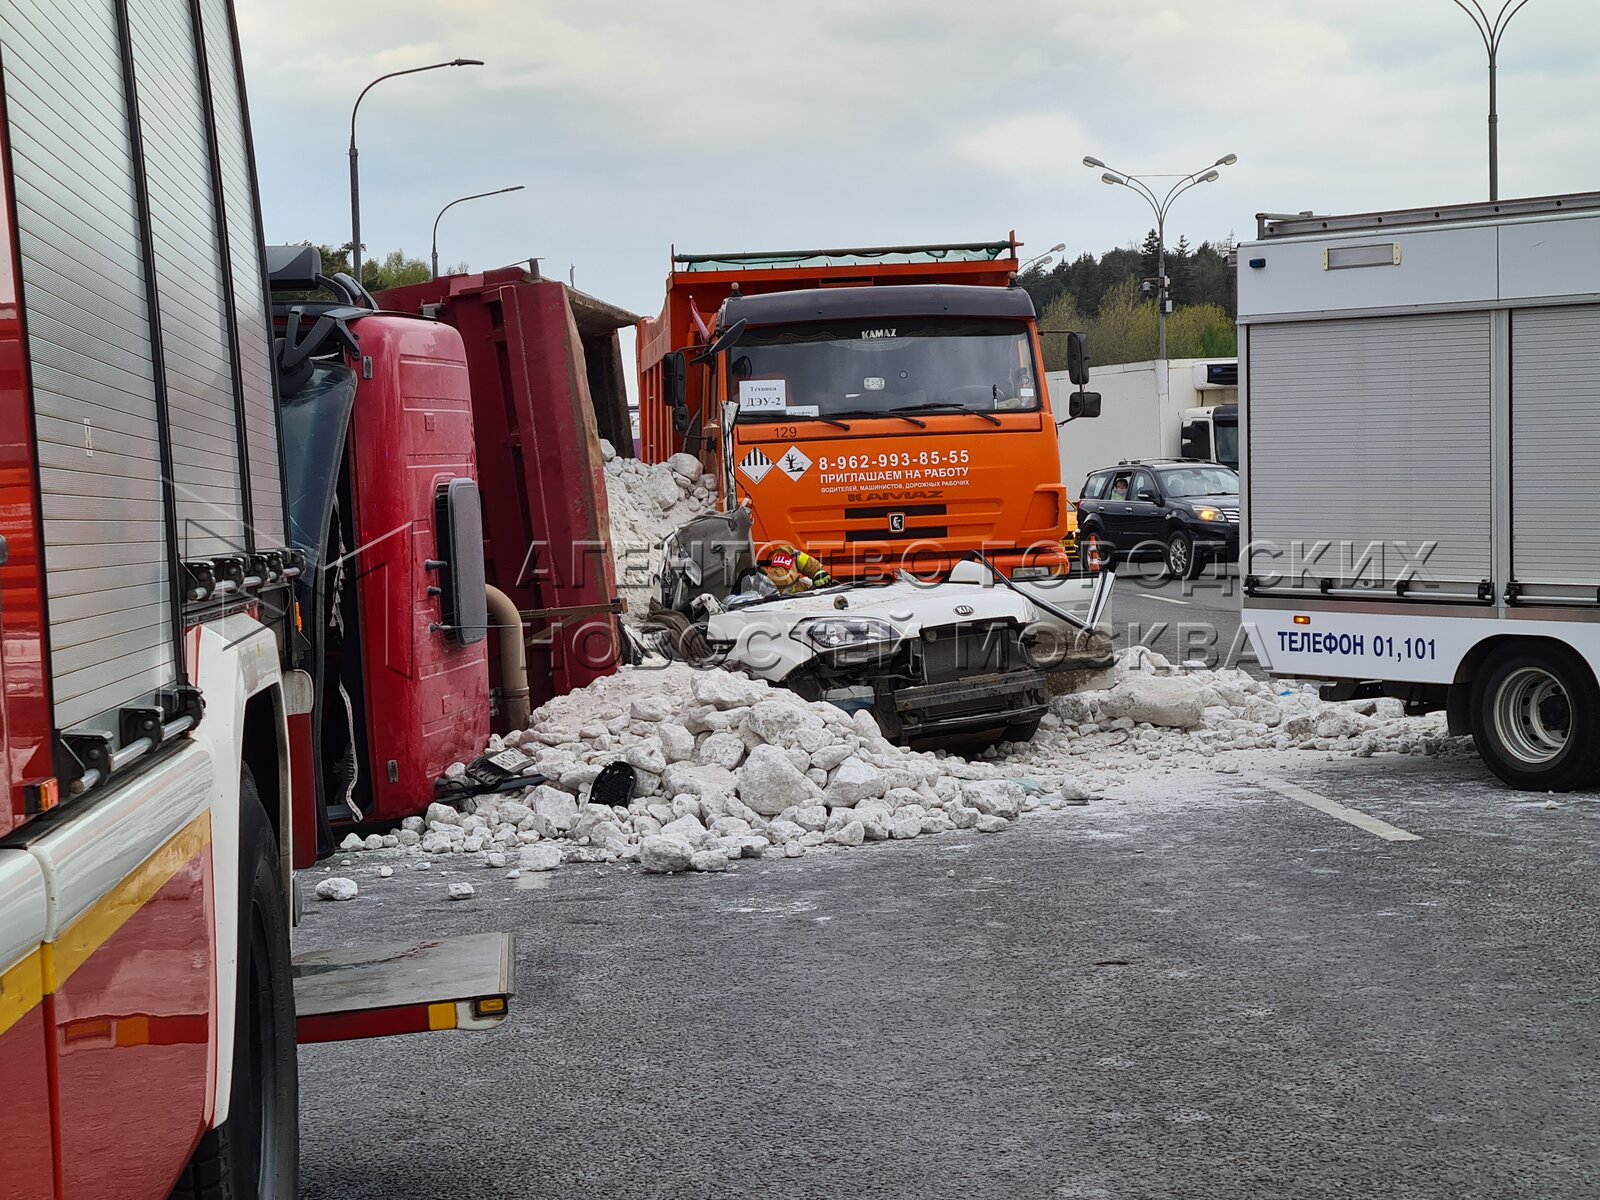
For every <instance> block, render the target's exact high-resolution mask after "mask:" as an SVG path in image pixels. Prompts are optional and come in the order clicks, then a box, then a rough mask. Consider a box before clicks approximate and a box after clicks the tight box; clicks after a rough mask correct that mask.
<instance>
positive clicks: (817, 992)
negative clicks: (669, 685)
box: [300, 754, 1600, 1200]
mask: <svg viewBox="0 0 1600 1200" xmlns="http://www.w3.org/2000/svg"><path fill="white" fill-rule="evenodd" d="M1255 761H1256V762H1257V763H1258V764H1262V769H1263V770H1265V771H1268V772H1271V773H1272V774H1273V775H1274V776H1278V775H1282V776H1285V777H1292V778H1294V779H1297V780H1298V781H1299V782H1300V783H1301V784H1303V785H1304V786H1305V787H1307V788H1311V789H1315V791H1316V792H1317V793H1318V794H1320V795H1322V796H1325V797H1328V798H1329V799H1331V800H1334V801H1338V802H1340V803H1343V804H1345V805H1349V806H1352V807H1353V808H1355V809H1359V810H1360V811H1362V812H1364V813H1366V814H1368V815H1370V816H1371V817H1374V818H1378V819H1381V820H1382V821H1385V822H1389V823H1391V824H1392V825H1393V826H1395V827H1398V828H1399V829H1401V830H1404V831H1408V832H1410V833H1412V834H1415V835H1417V836H1418V837H1419V838H1420V840H1412V841H1390V840H1384V839H1383V838H1380V837H1378V836H1374V834H1373V833H1370V832H1368V831H1366V830H1365V829H1362V828H1358V827H1356V826H1353V825H1351V824H1348V823H1346V822H1345V821H1343V820H1339V819H1335V818H1334V817H1332V816H1329V815H1327V814H1326V813H1324V812H1322V811H1319V810H1317V809H1315V808H1312V807H1308V806H1307V805H1306V804H1304V803H1300V802H1297V801H1296V800H1293V799H1288V798H1285V797H1283V796H1281V795H1279V794H1277V793H1275V792H1273V791H1271V790H1268V789H1267V788H1266V787H1264V786H1262V784H1261V782H1260V781H1259V780H1258V779H1254V778H1252V777H1250V776H1249V775H1246V776H1237V777H1228V776H1221V775H1214V774H1205V773H1191V774H1189V775H1179V774H1173V775H1167V776H1158V777H1152V778H1145V779H1141V780H1140V781H1139V782H1138V783H1137V785H1130V786H1129V787H1127V788H1125V789H1123V790H1122V792H1121V793H1120V794H1119V793H1118V792H1115V791H1114V792H1113V794H1112V795H1111V796H1109V797H1107V798H1105V799H1103V800H1099V801H1096V802H1094V803H1092V804H1091V805H1090V806H1088V807H1086V808H1079V809H1068V810H1065V811H1064V812H1060V813H1037V814H1032V815H1030V816H1028V817H1025V818H1024V819H1023V821H1022V822H1021V823H1019V824H1018V825H1016V826H1014V827H1012V828H1011V829H1009V830H1008V831H1006V832H1004V833H1001V834H997V835H992V836H987V837H985V836H978V835H973V834H955V835H947V836H945V837H941V838H936V839H927V840H922V839H919V840H917V841H915V842H911V843H886V844H882V845H878V846H872V847H867V848H864V849H862V850H858V851H851V852H848V853H832V854H813V855H810V856H808V857H807V858H805V859H803V860H801V861H799V862H785V861H782V860H778V861H772V860H767V861H762V862H759V863H747V864H743V865H742V867H741V869H739V870H737V871H736V872H734V873H730V874H726V875H721V876H698V877H687V878H666V877H650V876H644V875H642V874H639V873H638V872H637V871H631V870H620V869H618V868H613V867H587V868H586V867H572V866H569V867H564V868H562V869H560V870H559V871H557V872H555V873H553V874H552V875H549V876H539V877H535V878H533V879H532V880H531V882H533V883H536V884H538V885H540V886H536V887H531V888H527V889H521V890H519V889H518V888H516V887H515V886H514V885H513V884H511V883H510V882H508V881H506V880H504V879H496V878H495V877H494V876H495V875H496V874H497V873H491V872H488V871H483V870H474V871H471V872H468V874H469V876H470V878H471V879H472V880H473V881H474V882H475V883H477V884H478V887H479V894H478V896H477V897H476V898H475V899H473V900H470V901H466V902H459V903H452V902H449V901H447V900H445V899H444V891H445V884H446V883H447V882H448V880H449V879H451V878H459V877H460V874H459V873H458V874H457V875H454V876H451V875H446V874H445V873H444V872H442V871H441V870H440V869H439V868H438V867H437V866H436V867H435V869H434V870H432V871H430V872H428V873H425V874H424V873H419V872H414V871H409V870H403V871H401V872H400V873H399V874H398V875H397V876H396V878H395V879H394V880H390V881H379V880H376V879H373V878H371V877H370V870H371V868H369V867H367V866H366V865H365V864H364V863H361V862H359V861H358V864H357V866H356V867H355V868H354V869H353V873H354V874H356V875H357V877H358V878H360V879H361V882H362V888H363V893H362V896H361V897H360V898H359V899H358V900H356V901H354V902H352V903H348V904H326V903H324V904H318V903H316V902H312V903H311V904H310V905H309V906H308V909H307V912H306V916H305V920H304V924H303V926H302V929H301V934H300V936H301V939H302V944H303V945H308V946H326V945H336V944H343V943H346V942H352V941H357V940H382V939H394V938H403V937H418V938H420V937H424V936H427V935H431V934H435V933H453V932H473V931H478V930H483V929H490V928H505V927H509V928H512V929H515V930H516V931H517V934H518V937H519V939H520V940H519V943H518V946H519V951H518V971H519V993H518V996H517V1001H516V1007H515V1011H514V1015H513V1017H512V1018H511V1020H509V1021H508V1022H507V1023H506V1024H505V1025H504V1026H502V1027H501V1028H499V1029H498V1030H495V1031H492V1032H488V1033H479V1034H460V1033H443V1034H428V1035H421V1036H414V1037H409V1038H401V1039H392V1040H387V1041H373V1042H364V1043H353V1044H348V1045H332V1046H315V1047H308V1048H306V1049H305V1050H304V1051H302V1053H301V1071H302V1082H301V1091H302V1107H303V1117H302V1133H303V1149H302V1180H303V1194H304V1195H305V1196H307V1197H311V1198H313V1200H333V1198H335V1197H337V1198H339V1200H359V1198H362V1197H373V1198H378V1197H469V1196H470V1197H501V1196H505V1197H513V1196H514V1197H520V1198H538V1197H558V1198H560V1200H571V1198H572V1197H579V1196H581V1197H591V1196H593V1197H609V1196H619V1197H621V1196H626V1197H680V1196H684V1197H711V1196H716V1197H726V1196H757V1197H784V1198H788V1197H835V1196H837V1197H855V1196H874V1197H876V1196H882V1197H897V1198H898V1197H922V1196H931V1197H944V1196H950V1197H962V1198H970V1197H997V1198H999V1197H1006V1198H1010V1197H1035V1196H1039V1197H1055V1198H1072V1200H1089V1198H1093V1200H1155V1198H1166V1197H1171V1198H1174V1200H1176V1198H1179V1197H1182V1198H1184V1200H1202V1198H1216V1200H1242V1198H1252V1197H1282V1198H1284V1200H1317V1198H1321V1197H1362V1198H1368V1197H1372V1198H1376V1197H1383V1198H1385V1200H1410V1198H1417V1200H1421V1198H1429V1200H1431V1198H1434V1197H1450V1198H1451V1200H1478V1198H1481V1200H1507V1198H1510V1197H1539V1198H1540V1200H1551V1198H1561V1197H1580V1196H1594V1195H1597V1194H1600V1164H1597V1162H1596V1159H1595V1155H1594V1148H1595V1130H1596V1129H1597V1128H1600V1082H1597V1070H1596V1068H1597V1067H1600V1061H1597V1059H1600V1054H1597V1040H1600V1034H1597V1032H1596V1030H1597V1022H1596V1015H1597V1014H1596V1011H1595V1010H1596V1003H1595V964H1596V951H1597V944H1596V943H1597V937H1596V925H1595V922H1594V920H1593V915H1592V914H1593V913H1594V912H1595V911H1596V907H1597V902H1600V877H1597V873H1596V871H1595V869H1594V860H1595V848H1596V842H1597V841H1600V804H1597V803H1596V802H1595V800H1594V799H1576V800H1573V799H1563V800H1562V801H1561V802H1560V804H1559V806H1557V807H1546V806H1545V802H1544V798H1543V797H1535V798H1533V799H1531V800H1529V799H1521V798H1517V797H1515V796H1514V795H1513V794H1511V793H1507V792H1505V791H1504V790H1502V789H1501V788H1499V787H1498V785H1496V784H1494V783H1493V782H1492V781H1491V780H1489V779H1488V778H1487V776H1486V775H1485V773H1484V772H1483V771H1482V769H1481V768H1480V767H1479V766H1478V765H1477V763H1476V761H1475V760H1474V759H1472V758H1470V757H1465V756H1462V757H1457V758H1453V759H1449V760H1445V761H1428V760H1420V759H1396V758H1375V759H1369V760H1349V761H1342V762H1340V763H1337V764H1326V763H1322V762H1321V761H1320V760H1319V759H1318V758H1317V757H1316V756H1303V755H1296V754H1290V755H1283V756H1278V757H1277V758H1276V759H1267V758H1262V759H1257V760H1255ZM318 874H320V873H318ZM524 882H530V881H529V880H525V881H524Z"/></svg>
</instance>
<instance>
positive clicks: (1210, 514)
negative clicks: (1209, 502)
mask: <svg viewBox="0 0 1600 1200" xmlns="http://www.w3.org/2000/svg"><path fill="white" fill-rule="evenodd" d="M1194 515H1195V516H1197V517H1199V518H1200V519H1201V520H1202V521H1222V520H1226V518H1225V517H1224V516H1223V515H1222V514H1221V513H1220V512H1218V511H1217V510H1216V509H1214V508H1197V509H1195V510H1194Z"/></svg>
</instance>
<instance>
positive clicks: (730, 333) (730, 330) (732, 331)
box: [694, 317, 750, 363]
mask: <svg viewBox="0 0 1600 1200" xmlns="http://www.w3.org/2000/svg"><path fill="white" fill-rule="evenodd" d="M749 324H750V322H749V321H746V320H745V319H744V318H743V317H740V318H739V319H738V320H737V321H735V322H734V323H733V324H732V325H729V326H728V327H727V328H726V329H724V330H721V331H720V332H719V333H718V334H717V336H716V337H714V338H712V339H711V344H710V345H709V346H707V347H706V348H705V349H704V350H702V351H700V353H699V354H696V355H695V356H694V361H695V362H697V363H707V362H710V361H711V360H712V359H714V358H716V357H717V355H719V354H721V353H722V352H723V351H724V350H726V349H727V348H728V347H729V346H731V345H733V344H734V343H735V342H737V341H738V340H739V339H740V338H742V337H743V336H744V331H745V328H746V326H748V325H749Z"/></svg>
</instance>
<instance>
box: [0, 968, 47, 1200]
mask: <svg viewBox="0 0 1600 1200" xmlns="http://www.w3.org/2000/svg"><path fill="white" fill-rule="evenodd" d="M25 965H26V964H25ZM31 967H32V969H33V973H34V974H35V976H37V974H38V968H39V960H38V958H37V957H35V958H34V959H33V960H32V962H31ZM49 1037H50V1031H49V1028H48V1026H47V1024H46V1013H45V1006H44V1005H43V1004H42V1003H35V1004H34V1006H33V1008H32V1009H30V1010H29V1011H28V1012H26V1013H24V1014H23V1015H22V1016H21V1018H19V1019H18V1020H17V1022H16V1023H15V1024H13V1025H12V1026H11V1027H10V1028H9V1029H6V1028H4V1021H3V1019H0V1079H3V1080H5V1085H6V1109H7V1112H8V1113H9V1114H10V1116H9V1117H8V1119H7V1122H6V1135H5V1137H4V1138H0V1195H3V1196H5V1197H7V1200H10V1198H11V1197H13V1196H15V1197H18V1198H19V1200H20V1198H22V1197H28V1198H30V1200H31V1198H32V1197H35V1196H39V1197H45V1196H54V1195H55V1156H54V1153H53V1149H52V1146H53V1142H52V1138H53V1131H52V1122H51V1117H50V1075H49V1064H48V1053H49V1052H48V1046H49Z"/></svg>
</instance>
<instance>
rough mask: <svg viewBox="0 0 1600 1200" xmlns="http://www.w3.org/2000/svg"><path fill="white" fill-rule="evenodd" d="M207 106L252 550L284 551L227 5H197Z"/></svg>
mask: <svg viewBox="0 0 1600 1200" xmlns="http://www.w3.org/2000/svg"><path fill="white" fill-rule="evenodd" d="M200 14H201V22H202V29H203V32H204V35H205V48H206V64H207V68H208V72H209V75H210V80H211V104H212V110H213V113H214V115H215V117H216V136H217V159H218V163H219V165H220V167H221V176H222V201H223V210H224V215H225V227H226V230H227V238H228V254H229V257H230V260H231V263H232V276H233V281H232V282H233V305H234V314H235V317H236V319H237V325H238V329H237V333H238V345H237V349H236V353H237V355H238V359H239V371H240V377H241V381H242V386H243V389H244V422H245V442H246V455H247V457H248V460H249V470H248V472H247V474H248V476H249V479H250V499H251V520H252V522H253V525H254V545H255V548H256V549H258V550H272V549H281V548H283V547H284V546H286V545H287V544H288V543H287V540H286V535H285V533H284V519H283V468H282V464H281V461H280V459H279V455H278V416H277V403H276V401H275V399H274V395H273V382H272V343H271V340H270V336H269V331H270V328H271V326H270V314H269V310H268V307H267V293H266V286H267V285H266V272H265V270H264V265H263V263H262V259H261V255H262V249H261V223H260V216H259V213H258V211H257V207H256V186H255V166H254V163H253V161H252V159H251V150H250V139H249V136H248V125H247V122H246V109H245V99H244V80H243V77H242V76H241V75H240V72H239V66H238V58H237V56H236V55H235V53H234V48H235V35H234V27H233V18H232V16H231V14H230V13H229V10H228V3H227V0H200Z"/></svg>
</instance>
